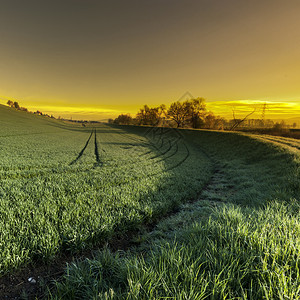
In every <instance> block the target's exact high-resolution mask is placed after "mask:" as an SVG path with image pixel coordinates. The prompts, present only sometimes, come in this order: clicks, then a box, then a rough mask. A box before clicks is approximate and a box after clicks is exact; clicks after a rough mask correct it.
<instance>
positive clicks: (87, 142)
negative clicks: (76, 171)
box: [70, 130, 93, 165]
mask: <svg viewBox="0 0 300 300" xmlns="http://www.w3.org/2000/svg"><path fill="white" fill-rule="evenodd" d="M92 135H93V130H92V131H91V134H90V136H89V138H88V140H87V141H86V143H85V145H84V147H83V148H82V149H81V151H80V152H79V154H78V156H77V157H76V158H75V159H74V160H73V161H71V163H70V165H73V164H75V163H76V162H77V161H78V160H79V159H80V157H81V156H82V155H83V153H84V151H85V149H86V148H87V146H88V144H89V142H90V139H91V137H92Z"/></svg>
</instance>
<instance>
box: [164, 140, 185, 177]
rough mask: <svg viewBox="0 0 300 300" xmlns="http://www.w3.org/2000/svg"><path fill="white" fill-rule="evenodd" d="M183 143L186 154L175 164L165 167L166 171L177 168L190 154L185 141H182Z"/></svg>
mask: <svg viewBox="0 0 300 300" xmlns="http://www.w3.org/2000/svg"><path fill="white" fill-rule="evenodd" d="M183 145H184V147H185V149H186V155H185V157H184V158H183V159H182V160H181V161H179V162H178V163H177V164H176V165H174V166H171V167H169V168H167V169H166V171H170V170H173V169H175V168H178V167H179V166H180V165H182V164H183V163H184V162H185V161H186V160H187V159H188V158H189V156H190V150H189V148H188V146H187V145H186V144H185V143H183Z"/></svg>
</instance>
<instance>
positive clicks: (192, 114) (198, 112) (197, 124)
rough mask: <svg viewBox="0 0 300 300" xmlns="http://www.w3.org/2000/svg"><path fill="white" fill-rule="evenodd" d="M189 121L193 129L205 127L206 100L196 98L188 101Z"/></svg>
mask: <svg viewBox="0 0 300 300" xmlns="http://www.w3.org/2000/svg"><path fill="white" fill-rule="evenodd" d="M186 108H187V110H188V115H189V121H190V124H191V126H192V128H201V127H203V125H204V116H205V111H206V104H205V99H204V98H196V99H191V100H188V101H186Z"/></svg>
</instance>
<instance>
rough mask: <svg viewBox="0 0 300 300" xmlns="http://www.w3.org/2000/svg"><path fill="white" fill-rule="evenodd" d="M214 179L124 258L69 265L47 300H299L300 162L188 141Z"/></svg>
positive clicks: (236, 145) (258, 145) (238, 138)
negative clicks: (201, 155) (203, 155)
mask: <svg viewBox="0 0 300 300" xmlns="http://www.w3.org/2000/svg"><path fill="white" fill-rule="evenodd" d="M186 134H187V137H186V139H187V140H188V139H190V140H189V142H190V143H192V144H194V145H196V147H197V146H198V147H201V149H203V151H205V152H206V153H207V155H208V156H209V157H210V158H211V159H212V161H213V163H214V166H215V167H216V166H218V172H217V173H216V175H215V181H213V182H212V183H211V184H210V185H209V186H208V187H207V188H206V189H205V191H204V192H203V193H202V195H201V196H200V199H199V201H198V202H196V203H187V204H184V205H182V206H181V210H180V212H179V213H178V214H176V215H173V216H171V217H169V218H168V219H166V220H162V221H161V222H160V223H159V224H158V225H157V226H156V228H155V230H154V231H152V232H151V233H148V234H146V235H145V236H143V237H141V238H140V240H142V241H143V242H142V243H141V245H140V246H139V247H138V248H136V249H131V251H128V252H125V253H124V252H117V253H112V252H110V250H109V249H107V248H106V249H103V250H102V251H99V253H98V255H97V256H96V257H95V259H92V260H84V261H80V262H77V263H72V264H71V265H68V267H67V271H66V272H67V273H66V275H65V276H64V277H63V279H62V280H61V281H59V282H57V283H56V288H55V289H54V290H52V291H51V292H50V293H49V298H51V299H299V297H300V272H299V267H300V263H299V259H300V255H299V253H300V239H299V236H300V235H299V234H300V222H299V221H300V219H299V209H300V205H299V200H300V199H299V196H300V193H299V191H300V188H299V166H300V160H299V153H297V152H296V151H294V149H288V148H286V146H285V145H283V146H279V145H278V144H273V143H269V142H266V141H262V140H261V139H257V138H256V137H253V136H245V135H243V134H242V135H240V134H232V133H218V132H193V131H190V132H186Z"/></svg>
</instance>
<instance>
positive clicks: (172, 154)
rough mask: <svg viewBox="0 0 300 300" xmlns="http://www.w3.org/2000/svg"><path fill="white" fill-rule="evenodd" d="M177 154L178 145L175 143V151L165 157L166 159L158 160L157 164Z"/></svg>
mask: <svg viewBox="0 0 300 300" xmlns="http://www.w3.org/2000/svg"><path fill="white" fill-rule="evenodd" d="M172 149H174V148H172ZM177 152H178V143H177V142H175V151H174V152H173V153H171V154H170V155H168V156H166V157H164V158H162V159H160V160H158V161H157V162H161V161H164V160H166V159H168V158H171V157H173V156H174V155H176V154H177Z"/></svg>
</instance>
